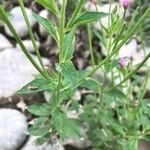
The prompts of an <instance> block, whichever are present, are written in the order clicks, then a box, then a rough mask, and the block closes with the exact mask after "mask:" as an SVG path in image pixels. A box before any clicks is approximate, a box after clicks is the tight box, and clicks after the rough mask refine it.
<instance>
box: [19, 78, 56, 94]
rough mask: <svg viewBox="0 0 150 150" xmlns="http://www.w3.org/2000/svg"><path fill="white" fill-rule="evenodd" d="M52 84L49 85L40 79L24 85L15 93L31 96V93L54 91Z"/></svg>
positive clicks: (46, 81)
mask: <svg viewBox="0 0 150 150" xmlns="http://www.w3.org/2000/svg"><path fill="white" fill-rule="evenodd" d="M54 87H55V86H54V84H53V83H50V82H49V81H48V80H46V79H44V78H42V77H40V78H36V79H35V80H33V81H32V82H30V83H28V84H27V85H25V86H24V87H23V88H22V89H20V90H19V91H18V92H17V93H18V94H31V93H37V92H40V91H45V90H52V91H53V90H55V88H54Z"/></svg>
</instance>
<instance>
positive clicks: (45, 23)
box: [33, 13, 58, 41]
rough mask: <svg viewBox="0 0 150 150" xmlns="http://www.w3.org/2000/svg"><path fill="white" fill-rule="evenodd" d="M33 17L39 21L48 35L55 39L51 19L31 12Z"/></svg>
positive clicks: (55, 35)
mask: <svg viewBox="0 0 150 150" xmlns="http://www.w3.org/2000/svg"><path fill="white" fill-rule="evenodd" d="M33 16H34V18H35V19H36V21H37V22H39V23H40V24H41V25H42V26H43V27H44V28H45V29H46V30H47V31H48V32H49V33H50V35H51V36H52V37H53V38H54V39H55V40H56V41H57V40H58V39H57V30H56V28H55V25H54V23H53V22H52V21H50V20H48V19H46V18H43V17H41V16H39V15H37V14H36V13H33Z"/></svg>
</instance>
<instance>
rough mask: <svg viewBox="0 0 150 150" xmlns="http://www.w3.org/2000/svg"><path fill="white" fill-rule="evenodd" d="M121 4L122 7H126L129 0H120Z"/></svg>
mask: <svg viewBox="0 0 150 150" xmlns="http://www.w3.org/2000/svg"><path fill="white" fill-rule="evenodd" d="M122 4H123V7H124V9H127V8H128V6H129V0H122Z"/></svg>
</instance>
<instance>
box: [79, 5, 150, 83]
mask: <svg viewBox="0 0 150 150" xmlns="http://www.w3.org/2000/svg"><path fill="white" fill-rule="evenodd" d="M149 13H150V8H148V9H147V10H146V12H145V13H144V15H143V16H142V17H141V18H140V20H139V21H138V22H137V23H136V25H135V26H134V27H133V28H132V30H131V31H130V32H129V33H128V34H127V35H126V36H125V37H124V39H123V40H122V42H121V43H120V44H119V45H118V46H117V47H116V48H115V49H114V50H113V51H112V52H111V53H110V54H109V55H108V56H107V57H106V58H105V59H104V60H103V61H101V62H100V63H99V64H98V65H97V66H95V67H94V68H93V69H92V70H91V71H90V72H88V73H87V74H85V75H84V76H83V77H82V78H81V79H80V80H79V82H78V84H80V83H81V82H82V81H83V80H84V79H85V78H87V77H89V76H91V75H92V74H93V73H95V71H97V70H98V69H99V68H100V67H101V66H102V65H103V64H105V63H106V62H107V61H109V60H110V59H111V57H112V56H113V55H114V54H116V53H117V52H118V51H119V50H120V48H121V47H122V46H123V45H124V43H126V42H127V41H128V40H129V39H130V38H131V37H132V36H133V35H134V33H135V32H136V31H137V30H138V29H139V28H140V26H141V24H142V23H143V22H144V20H145V19H146V18H147V16H148V15H149ZM149 55H150V54H149ZM147 59H148V58H147ZM121 84H122V83H121Z"/></svg>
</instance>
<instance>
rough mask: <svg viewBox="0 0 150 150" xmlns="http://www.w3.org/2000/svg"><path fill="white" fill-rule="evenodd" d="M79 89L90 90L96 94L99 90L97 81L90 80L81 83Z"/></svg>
mask: <svg viewBox="0 0 150 150" xmlns="http://www.w3.org/2000/svg"><path fill="white" fill-rule="evenodd" d="M80 87H82V88H86V89H89V90H92V91H94V92H97V93H98V92H100V90H101V85H100V83H99V82H98V81H97V80H94V79H91V78H87V79H85V81H83V82H82V83H81V85H80Z"/></svg>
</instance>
